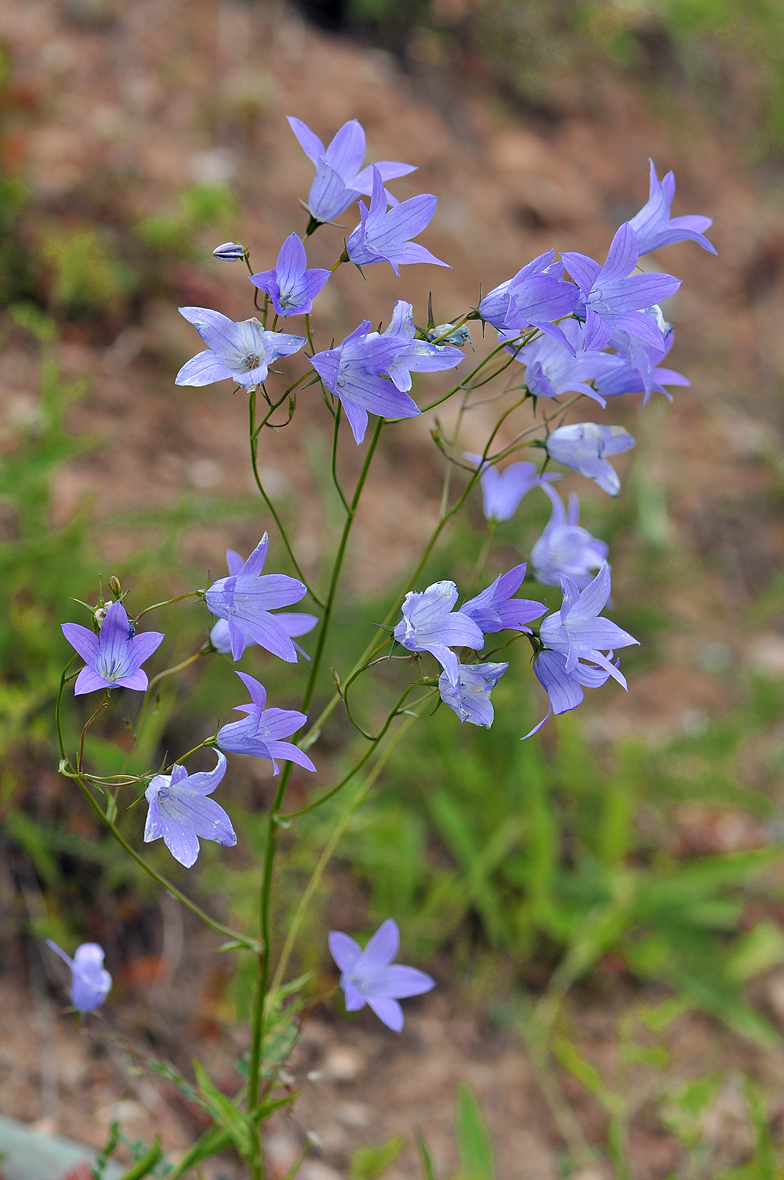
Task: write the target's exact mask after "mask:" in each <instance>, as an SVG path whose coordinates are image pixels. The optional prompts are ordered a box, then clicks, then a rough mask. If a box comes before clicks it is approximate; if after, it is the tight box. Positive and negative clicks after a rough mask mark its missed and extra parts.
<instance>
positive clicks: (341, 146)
mask: <svg viewBox="0 0 784 1180" xmlns="http://www.w3.org/2000/svg"><path fill="white" fill-rule="evenodd" d="M289 125H290V126H291V130H292V131H293V132H294V134H295V135H296V137H297V139H298V140H299V142H300V145H301V146H302V148H303V149H304V152H305V155H306V156H307V157H308V159H309V160H312V161H313V163H314V164H315V165H316V177H315V180H314V181H313V184H312V185H311V189H310V195H309V197H308V204H307V209H308V212H309V213H310V215H311V216H312V217H313V218H314V220H315V221H318V222H322V223H323V222H326V221H332V220H333V218H335V217H339V216H340V214H341V213H342V212H343V211H344V210H345V209H348V207H349V205H350V204H352V202H353V201H356V200H358V199H359V197H360V196H361V194H362V193H367V194H369V193H370V192H371V191H372V185H373V176H372V173H371V168H370V166H368V167H367V168H362V161H363V159H364V158H365V132H364V129H363V127H362V124H361V123H358V122H357V120H356V119H350V120H349V122H348V123H344V124H343V126H342V127H341V128H340V130H339V131H338V133H337V134H336V135H335V137H334V139H333V140H332V142H331V143H330V145H329V147H328V148H325V147H324V144H323V143H322V142H321V140H320V139H319V138H318V136H317V135H314V134H313V132H312V131H311V130H310V128H309V127H308V126H306V124H305V123H303V122H302V120H301V119H294V118H292V117H291V116H289ZM374 167H375V168H376V169H377V170H378V172H379V174H380V175H381V179H382V180H394V179H395V177H397V176H407V175H408V174H409V172H415V171H416V166H415V165H413V164H400V163H398V162H397V161H395V160H379V161H378V162H377V163H376V164H375V165H374ZM360 169H361V171H360ZM387 197H388V198H389V199H390V200H391V201H394V198H393V197H392V196H391V194H390V193H387Z"/></svg>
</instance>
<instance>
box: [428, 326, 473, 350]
mask: <svg viewBox="0 0 784 1180" xmlns="http://www.w3.org/2000/svg"><path fill="white" fill-rule="evenodd" d="M427 338H428V340H429V341H430V342H431V343H432V342H433V341H434V340H437V341H438V343H439V344H454V345H455V346H456V347H457V348H462V347H463V345H464V344H470V343H471V333H470V332H469V331H468V325H467V324H461V325H460V327H459V328H456V327H455V325H454V324H436V326H435V327H434V328H428V330H427Z"/></svg>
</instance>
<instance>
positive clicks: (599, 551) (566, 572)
mask: <svg viewBox="0 0 784 1180" xmlns="http://www.w3.org/2000/svg"><path fill="white" fill-rule="evenodd" d="M544 490H545V491H546V492H547V494H548V496H549V497H550V499H551V500H552V503H553V511H552V513H551V515H550V519H549V521H548V522H547V525H546V527H545V530H544V532H543V533H542V535H541V537H540V538H539V540H538V541H537V542H536V544H535V545H534V547H533V549H532V550H531V564H532V565H533V567H534V574H535V576H536V580H537V581H538V582H541V583H542V585H543V586H560V584H561V578H562V577H568V578H571V579H572V581H573V582H574V584H575V585H576V586H577V588H578V590H584V589H585V587H586V586H587V585H588V583H589V582H590V581H591V580H592V579H593V577H594V575H595V573H596V571H597V570H599V569H601V567H602V565H603V564H604V562H605V561H606V560H607V552H608V550H607V545H606V544H605V543H604V541H599V540H597V539H596V537H592V536H591V534H590V533H589V532H588V530H587V529H584V528H581V526H580V523H579V521H580V500H579V498H578V497H577V496H576V495H575V494H574V492H572V493H571V494H570V496H569V510H568V512H567V511H566V509H565V508H564V504H563V500H562V499H561V497H560V496H559V495H558V493H557V492H556V491H555V489H554V488H549V487H546V488H545V489H544Z"/></svg>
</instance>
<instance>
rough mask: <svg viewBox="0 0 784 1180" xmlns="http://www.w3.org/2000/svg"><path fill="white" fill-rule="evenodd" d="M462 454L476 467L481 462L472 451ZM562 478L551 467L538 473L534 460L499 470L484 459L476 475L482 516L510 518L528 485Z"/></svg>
mask: <svg viewBox="0 0 784 1180" xmlns="http://www.w3.org/2000/svg"><path fill="white" fill-rule="evenodd" d="M463 458H464V459H468V461H469V463H473V464H475V465H476V466H477V467H480V466H481V465H482V456H481V455H475V454H474V453H473V452H472V451H465V452H464V453H463ZM562 478H563V477H562V476H561V475H559V474H558V473H557V472H555V471H551V472H547V473H546V474H545V475H540V474H539V470H538V468H537V466H536V464H535V463H512V464H510V465H509V467H507V468H506V470H505V471H499V470H498V468H497V467H493V466H492V465H491V464H489V463H485V464H484V468H483V470H482V472H481V474H480V476H479V482H480V484H481V486H482V512H483V513H484V517H485V520H493V521H496V522H497V523H498V522H500V521H502V520H510V519H511V518H512V517H513V516H514V514H515V512H516V511H517V509H518V506H519V504H520V501H521V500H522V499H523V496H526V495H527V494H528V493H529V492H530V490H531V488H538V487H543V486H544V484H546V483H552V482H554V481H555V480H557V479H562Z"/></svg>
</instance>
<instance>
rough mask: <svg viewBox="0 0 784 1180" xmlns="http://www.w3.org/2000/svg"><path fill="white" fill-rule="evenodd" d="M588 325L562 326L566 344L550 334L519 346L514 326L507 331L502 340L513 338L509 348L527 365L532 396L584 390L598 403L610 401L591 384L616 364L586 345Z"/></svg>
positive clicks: (573, 324)
mask: <svg viewBox="0 0 784 1180" xmlns="http://www.w3.org/2000/svg"><path fill="white" fill-rule="evenodd" d="M585 331H586V330H585V328H584V326H583V325H582V324H580V323H579V322H578V321H577V320H567V321H566V322H565V323H564V325H563V335H564V337H565V339H566V343H565V344H564V343H562V341H560V340H554V339H553V338H552V337H550V336H540V337H539V338H538V339H536V340H533V341H532V342H531V343H530V344H526V345H525V346H524V347H523V348H520V349H517V348H516V347H515V345H514V339H515V337H516V336H517V332H516V330H515V329H512V330H505V331H503V332H501V333H500V334H499V339H500V340H501V341H502V342H503V341H504V340H510V341H511V343H510V344H509V345H508V349H507V350H508V351H509V352H511V353H512V355H513V356H514V357H515V360H518V361H519V362H520V363H521V364H523V365H525V367H526V368H525V384H526V386H527V387H528V391H529V393H530V394H531V396H532V397H560V396H561V394H565V393H583V394H585V396H586V397H590V398H593V400H594V401H595V402H599V404H600V405H602V406H605V405H606V404H607V403H606V402H605V400H604V398H603V397H602V395H601V394H600V393H597V392H596V390H595V389H594V388H593V387H592V386H591V385H590V384H589V382H590V381H595V380H596V378H597V377H601V375H602V374H603V373H607V372H609V371H610V370H611V369H613V367H614V366H615V365H616V364H617V361H616V358H615V357H613V356H610V355H608V353H606V352H598V351H596V350H595V349H586V348H585Z"/></svg>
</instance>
